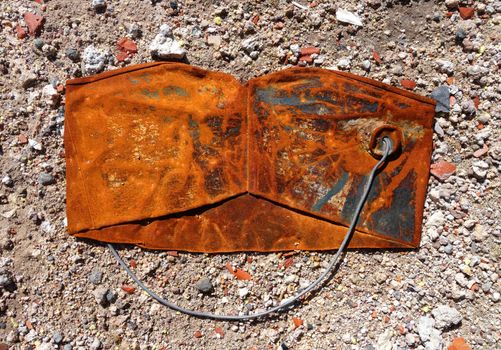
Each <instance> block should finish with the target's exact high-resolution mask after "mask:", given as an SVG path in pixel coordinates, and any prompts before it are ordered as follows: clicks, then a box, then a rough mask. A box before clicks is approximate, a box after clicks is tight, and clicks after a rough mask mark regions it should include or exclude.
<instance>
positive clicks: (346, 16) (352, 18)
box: [336, 8, 363, 26]
mask: <svg viewBox="0 0 501 350" xmlns="http://www.w3.org/2000/svg"><path fill="white" fill-rule="evenodd" d="M336 19H337V20H338V21H339V22H343V23H349V24H353V25H356V26H362V25H363V23H362V20H361V19H360V17H359V16H358V15H356V14H354V13H352V12H350V11H346V10H344V9H342V8H338V9H337V11H336Z"/></svg>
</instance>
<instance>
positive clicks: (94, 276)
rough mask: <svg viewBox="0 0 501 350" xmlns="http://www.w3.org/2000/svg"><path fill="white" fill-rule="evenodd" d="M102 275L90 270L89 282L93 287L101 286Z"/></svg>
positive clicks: (99, 272) (97, 271)
mask: <svg viewBox="0 0 501 350" xmlns="http://www.w3.org/2000/svg"><path fill="white" fill-rule="evenodd" d="M102 279H103V273H102V272H101V271H99V270H92V272H91V273H90V274H89V282H90V283H92V284H95V285H98V284H101V281H102Z"/></svg>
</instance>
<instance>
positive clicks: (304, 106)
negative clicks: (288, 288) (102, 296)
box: [65, 63, 434, 252]
mask: <svg viewBox="0 0 501 350" xmlns="http://www.w3.org/2000/svg"><path fill="white" fill-rule="evenodd" d="M433 115H434V102H433V101H432V100H430V99H427V98H424V97H421V96H418V95H415V94H413V93H410V92H407V91H403V90H400V89H397V88H394V87H391V86H388V85H385V84H382V83H379V82H376V81H373V80H370V79H366V78H362V77H358V76H355V75H352V74H349V73H342V72H335V71H330V70H323V69H315V68H310V69H305V68H292V69H287V70H283V71H280V72H277V73H273V74H269V75H266V76H263V77H259V78H255V79H252V80H251V81H249V82H248V83H247V84H245V85H242V84H240V83H239V82H238V81H237V80H236V79H235V78H233V77H232V76H230V75H228V74H224V73H219V72H209V71H205V70H202V69H199V68H195V67H192V66H188V65H184V64H177V63H150V64H143V65H137V66H131V67H128V68H124V69H119V70H116V71H111V72H106V73H103V74H99V75H96V76H93V77H87V78H82V79H74V80H70V81H68V83H67V103H66V124H65V148H66V161H67V216H68V231H69V233H70V234H72V235H75V236H77V237H86V238H91V239H95V240H100V241H105V242H122V243H133V244H137V245H140V246H143V247H146V248H154V249H166V250H185V251H194V252H231V251H284V250H296V249H308V250H326V249H334V248H337V247H338V246H339V244H340V242H341V240H342V238H343V236H344V233H345V231H346V227H347V226H348V225H349V222H350V221H351V218H352V214H353V210H354V207H355V205H356V202H357V201H358V199H359V197H360V194H361V192H362V189H363V187H364V184H365V181H366V180H367V176H368V174H369V172H370V170H371V169H372V167H373V166H374V165H375V163H376V162H377V159H375V158H374V157H373V155H372V154H375V153H377V152H374V149H372V150H370V149H369V145H370V143H371V139H372V143H374V138H377V137H379V136H380V135H379V136H378V135H373V132H374V130H383V131H384V132H386V131H387V130H389V131H388V132H389V133H390V134H398V135H399V138H400V144H399V147H398V153H397V154H396V155H395V156H394V157H393V159H392V161H391V162H390V163H389V164H388V165H387V166H386V167H385V168H384V169H383V171H382V172H381V173H380V174H379V175H378V177H377V179H376V182H375V184H374V186H373V188H372V191H371V194H370V196H369V200H368V202H367V204H366V206H365V208H364V211H363V212H362V215H361V218H360V220H359V223H358V226H357V230H356V232H355V234H354V236H353V239H352V240H351V242H350V247H352V248H399V247H407V248H410V247H416V246H418V245H419V241H420V232H421V221H422V214H423V205H424V198H425V193H426V185H427V180H428V173H429V162H430V154H431V139H432V130H431V126H432V119H433ZM385 130H386V131H385ZM395 130H396V131H395ZM381 135H382V134H381Z"/></svg>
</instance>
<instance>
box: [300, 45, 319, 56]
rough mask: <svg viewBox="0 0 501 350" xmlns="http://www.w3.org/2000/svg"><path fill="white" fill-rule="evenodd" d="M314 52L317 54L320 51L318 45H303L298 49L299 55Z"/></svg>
mask: <svg viewBox="0 0 501 350" xmlns="http://www.w3.org/2000/svg"><path fill="white" fill-rule="evenodd" d="M314 53H316V54H317V55H318V54H319V53H320V49H319V48H318V47H303V48H302V49H301V50H299V55H300V56H306V55H313V54H314Z"/></svg>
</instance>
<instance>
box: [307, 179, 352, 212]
mask: <svg viewBox="0 0 501 350" xmlns="http://www.w3.org/2000/svg"><path fill="white" fill-rule="evenodd" d="M348 178H349V175H348V173H347V172H346V171H343V172H342V173H341V176H340V177H339V179H338V180H337V181H336V183H335V184H334V185H333V186H332V188H331V189H330V190H329V191H328V192H327V193H326V194H325V196H323V197H322V198H320V199H319V200H318V201H317V202H316V203H315V204H314V205H313V206H312V207H311V210H313V211H320V210H322V207H323V206H324V205H325V204H327V202H329V200H330V199H331V198H332V197H334V196H335V195H336V194H337V193H339V192H340V191H341V190H342V189H343V187H344V186H345V185H346V182H347V181H348Z"/></svg>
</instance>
